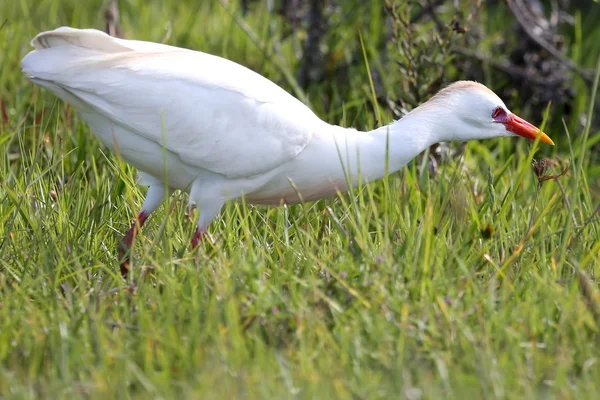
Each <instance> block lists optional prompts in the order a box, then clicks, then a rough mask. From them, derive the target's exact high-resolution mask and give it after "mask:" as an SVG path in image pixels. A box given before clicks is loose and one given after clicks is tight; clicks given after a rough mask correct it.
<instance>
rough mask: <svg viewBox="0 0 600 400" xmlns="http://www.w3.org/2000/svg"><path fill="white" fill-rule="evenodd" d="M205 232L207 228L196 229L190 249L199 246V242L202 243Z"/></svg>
mask: <svg viewBox="0 0 600 400" xmlns="http://www.w3.org/2000/svg"><path fill="white" fill-rule="evenodd" d="M205 234H206V229H200V228H196V231H195V232H194V236H192V242H191V244H190V250H192V251H193V250H194V249H195V248H196V247H198V243H200V241H201V240H202V239H203V238H204V235H205Z"/></svg>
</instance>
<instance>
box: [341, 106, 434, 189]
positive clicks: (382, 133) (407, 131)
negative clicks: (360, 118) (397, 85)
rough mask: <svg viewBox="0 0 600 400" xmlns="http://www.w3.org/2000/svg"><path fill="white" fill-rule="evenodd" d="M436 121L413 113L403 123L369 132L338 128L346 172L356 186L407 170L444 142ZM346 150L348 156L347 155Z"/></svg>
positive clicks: (403, 119) (402, 120) (392, 124)
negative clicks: (413, 162)
mask: <svg viewBox="0 0 600 400" xmlns="http://www.w3.org/2000/svg"><path fill="white" fill-rule="evenodd" d="M437 128H439V127H436V126H435V122H434V120H430V119H428V118H423V117H422V116H421V115H418V114H415V115H412V114H409V115H407V116H406V117H404V118H402V119H401V120H399V121H395V122H393V123H391V124H389V125H386V126H383V127H381V128H378V129H375V130H372V131H369V132H357V131H355V130H352V129H345V128H338V129H339V130H337V131H336V132H335V133H334V137H335V142H336V148H337V151H338V153H339V155H340V156H341V159H342V160H343V161H344V164H345V165H344V173H345V174H347V176H349V177H350V178H351V181H352V183H353V184H354V185H356V184H357V183H358V182H368V181H373V180H376V179H379V178H382V177H383V176H385V175H386V174H388V173H393V172H396V171H398V170H399V169H401V168H402V167H404V166H405V165H406V164H407V163H408V162H409V161H410V160H412V159H413V158H415V157H416V156H417V155H419V153H421V152H422V151H423V150H425V149H427V148H428V147H429V146H431V145H432V144H434V143H437V142H439V141H440V140H441V138H440V137H439V134H438V132H440V129H437ZM344 151H345V154H344Z"/></svg>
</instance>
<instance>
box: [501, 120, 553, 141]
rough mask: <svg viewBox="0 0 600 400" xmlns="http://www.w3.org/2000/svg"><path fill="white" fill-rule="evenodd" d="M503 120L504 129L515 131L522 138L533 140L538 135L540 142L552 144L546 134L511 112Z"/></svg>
mask: <svg viewBox="0 0 600 400" xmlns="http://www.w3.org/2000/svg"><path fill="white" fill-rule="evenodd" d="M503 122H504V125H505V126H506V130H507V131H509V132H512V133H516V134H517V135H519V136H523V137H524V138H527V139H530V140H535V139H536V138H537V137H538V136H539V137H540V142H542V143H545V144H551V145H552V146H554V142H553V141H552V139H550V138H549V137H548V135H546V134H545V133H544V132H542V131H541V130H539V129H538V128H536V127H535V126H533V125H531V124H530V123H529V122H527V121H525V120H524V119H523V118H521V117H519V116H518V115H515V114H511V115H509V116H508V117H507V118H506V120H505V121H503Z"/></svg>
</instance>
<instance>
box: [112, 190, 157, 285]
mask: <svg viewBox="0 0 600 400" xmlns="http://www.w3.org/2000/svg"><path fill="white" fill-rule="evenodd" d="M164 198H165V188H164V186H163V185H154V186H150V187H149V188H148V193H147V194H146V200H145V201H144V205H143V206H142V210H141V211H140V213H139V214H138V216H137V218H136V219H135V221H133V224H132V225H131V228H129V230H128V231H127V233H126V234H125V236H124V237H123V240H121V242H120V243H119V247H118V254H119V260H121V265H120V268H121V276H122V277H123V279H126V278H127V274H128V273H129V261H130V260H129V253H130V250H131V248H132V246H133V241H134V239H135V237H136V235H137V234H138V232H139V230H140V229H141V228H142V225H144V223H145V222H146V220H147V219H148V217H149V216H150V214H151V213H152V212H153V211H154V210H156V209H157V208H158V206H159V205H160V204H161V203H162V202H163V200H164Z"/></svg>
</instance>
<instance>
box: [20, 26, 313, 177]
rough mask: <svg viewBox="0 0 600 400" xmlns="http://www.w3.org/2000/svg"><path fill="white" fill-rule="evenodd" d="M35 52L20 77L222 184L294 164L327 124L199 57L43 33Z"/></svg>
mask: <svg viewBox="0 0 600 400" xmlns="http://www.w3.org/2000/svg"><path fill="white" fill-rule="evenodd" d="M32 45H33V46H34V47H35V48H36V50H34V51H32V52H31V53H29V54H28V55H27V56H26V57H25V58H24V59H23V61H22V68H23V70H24V72H25V73H27V74H28V75H29V76H30V77H31V78H32V79H33V80H38V81H39V82H42V84H43V82H46V83H47V84H46V85H45V86H47V87H48V88H50V89H51V90H54V91H55V92H56V93H57V94H58V95H59V96H60V97H62V98H63V99H65V100H66V101H68V102H71V103H73V105H74V106H75V107H78V108H81V109H82V110H83V111H87V112H90V111H94V112H97V113H100V114H102V115H103V116H105V117H107V118H108V119H109V120H111V121H114V123H115V124H119V125H121V126H123V127H126V128H127V131H130V132H132V134H134V135H139V136H142V137H144V138H146V139H149V140H152V141H153V142H156V143H159V144H161V145H162V146H164V147H165V148H166V149H167V150H169V151H170V152H172V153H175V154H177V155H178V156H179V157H180V158H181V160H182V161H183V162H184V163H187V164H189V165H192V166H195V167H198V168H202V169H205V170H208V171H211V172H214V173H217V174H221V175H224V176H226V177H231V178H234V177H243V176H253V175H258V174H261V173H264V172H266V171H269V170H271V169H273V168H275V167H277V166H278V165H281V164H283V163H285V162H287V161H289V160H291V159H293V158H294V157H296V156H297V155H298V154H299V153H300V152H301V151H302V150H303V149H304V147H305V146H306V144H307V143H308V142H309V140H310V139H311V136H312V133H313V132H315V131H316V130H318V129H320V128H322V126H323V124H325V123H324V122H323V121H321V120H320V119H319V118H318V117H317V116H316V115H315V114H314V113H313V112H312V111H311V110H310V109H308V108H307V107H306V106H305V105H304V104H302V103H301V102H300V101H298V100H297V99H295V98H294V97H293V96H291V95H290V94H289V93H287V92H286V91H284V90H283V89H281V88H280V87H279V86H277V85H275V84H274V83H273V82H271V81H269V80H268V79H265V78H264V77H262V76H260V75H258V74H256V73H254V72H253V71H251V70H249V69H247V68H245V67H243V66H241V65H239V64H236V63H234V62H231V61H229V60H225V59H223V58H219V57H215V56H211V55H208V54H205V53H201V52H195V51H190V50H185V49H180V48H176V47H171V46H165V45H161V44H156V43H149V42H139V41H128V40H122V39H116V38H112V37H110V36H108V35H106V34H104V33H103V32H100V31H96V30H78V29H72V28H59V29H57V30H54V31H49V32H44V33H41V34H40V35H38V36H37V37H36V38H35V39H34V40H33V41H32ZM61 91H62V94H63V95H62V96H61V93H60V92H61ZM114 139H115V140H116V141H117V142H118V140H119V138H118V137H117V138H114ZM157 156H160V155H157ZM123 157H124V158H125V159H127V154H123ZM149 162H152V160H149ZM142 169H143V168H142Z"/></svg>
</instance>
